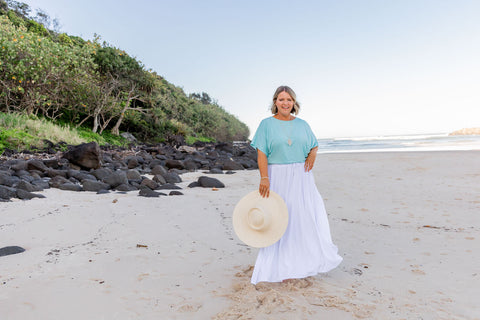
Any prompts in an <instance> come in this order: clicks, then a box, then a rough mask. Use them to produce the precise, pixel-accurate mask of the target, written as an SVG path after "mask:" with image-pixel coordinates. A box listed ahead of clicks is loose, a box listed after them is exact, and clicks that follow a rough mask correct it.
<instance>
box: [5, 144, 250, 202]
mask: <svg viewBox="0 0 480 320" xmlns="http://www.w3.org/2000/svg"><path fill="white" fill-rule="evenodd" d="M102 149H103V150H102ZM50 150H51V149H50ZM52 153H53V152H47V153H44V154H33V155H20V154H10V155H9V157H2V158H0V201H8V200H10V199H12V198H19V199H32V198H35V197H40V198H43V197H44V196H43V195H41V194H38V193H36V192H38V191H42V190H44V189H47V188H58V189H62V190H71V191H92V192H97V193H105V192H108V190H116V191H135V190H137V191H139V195H140V196H146V197H158V196H160V195H167V194H166V193H163V192H157V191H156V190H172V191H170V195H181V192H180V191H178V190H175V189H180V187H178V186H176V185H175V184H176V183H179V182H181V181H182V179H181V176H180V175H181V174H182V173H185V172H189V171H197V170H202V171H204V172H206V173H217V174H218V173H223V171H229V172H231V171H232V170H245V169H256V168H258V167H257V162H256V157H257V155H256V151H255V149H253V148H252V147H251V146H249V145H248V144H236V145H234V144H231V143H219V144H207V143H196V144H194V145H193V146H186V145H182V146H179V147H174V146H171V145H166V144H160V145H149V146H145V145H142V146H136V147H133V148H131V149H128V150H125V149H114V148H100V147H99V146H98V145H97V144H96V143H95V142H92V143H88V144H81V145H78V146H69V147H68V151H66V152H64V153H61V152H57V153H55V154H52ZM146 175H149V176H151V178H149V177H147V176H146ZM196 186H199V187H211V186H213V187H216V188H218V187H220V188H221V187H224V186H223V183H221V182H220V181H219V180H218V179H215V178H210V177H200V178H199V181H197V182H195V183H194V184H191V185H190V186H189V187H196Z"/></svg>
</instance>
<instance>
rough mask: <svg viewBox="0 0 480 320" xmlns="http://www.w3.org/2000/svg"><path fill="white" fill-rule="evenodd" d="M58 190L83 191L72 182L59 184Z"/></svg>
mask: <svg viewBox="0 0 480 320" xmlns="http://www.w3.org/2000/svg"><path fill="white" fill-rule="evenodd" d="M58 189H60V190H67V191H83V188H82V186H81V185H78V184H76V183H72V182H67V183H64V184H61V185H59V186H58Z"/></svg>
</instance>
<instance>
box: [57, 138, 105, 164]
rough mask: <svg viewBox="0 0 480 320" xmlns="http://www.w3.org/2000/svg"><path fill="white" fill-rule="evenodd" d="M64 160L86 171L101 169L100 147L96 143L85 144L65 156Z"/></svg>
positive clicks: (74, 148)
mask: <svg viewBox="0 0 480 320" xmlns="http://www.w3.org/2000/svg"><path fill="white" fill-rule="evenodd" d="M63 158H65V159H67V160H68V161H70V162H71V163H73V164H76V165H79V166H80V167H82V168H86V169H98V168H100V147H99V146H98V144H97V143H96V142H90V143H83V144H80V145H78V146H75V147H73V148H72V149H71V150H70V151H68V152H66V153H64V154H63Z"/></svg>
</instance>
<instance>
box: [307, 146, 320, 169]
mask: <svg viewBox="0 0 480 320" xmlns="http://www.w3.org/2000/svg"><path fill="white" fill-rule="evenodd" d="M317 149H318V148H316V147H315V148H313V149H312V150H310V152H309V153H308V157H307V159H305V172H308V171H310V170H312V169H313V165H314V164H315V159H316V158H317Z"/></svg>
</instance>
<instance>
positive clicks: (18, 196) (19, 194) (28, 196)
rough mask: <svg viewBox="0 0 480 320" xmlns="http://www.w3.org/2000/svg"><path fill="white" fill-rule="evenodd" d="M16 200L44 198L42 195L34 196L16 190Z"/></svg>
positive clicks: (30, 193)
mask: <svg viewBox="0 0 480 320" xmlns="http://www.w3.org/2000/svg"><path fill="white" fill-rule="evenodd" d="M17 198H19V199H22V200H30V199H33V198H45V196H44V195H43V194H36V193H32V192H29V191H26V190H23V189H17Z"/></svg>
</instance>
